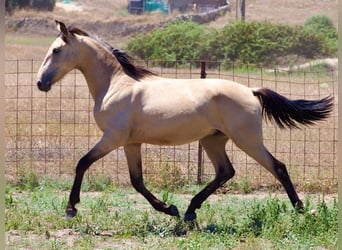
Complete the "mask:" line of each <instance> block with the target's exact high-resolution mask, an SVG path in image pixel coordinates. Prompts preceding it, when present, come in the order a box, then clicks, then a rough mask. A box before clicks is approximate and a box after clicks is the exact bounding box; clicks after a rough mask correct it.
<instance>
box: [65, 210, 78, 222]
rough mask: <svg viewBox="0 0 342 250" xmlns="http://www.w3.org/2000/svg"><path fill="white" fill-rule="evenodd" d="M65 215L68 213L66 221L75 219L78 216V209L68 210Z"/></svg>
mask: <svg viewBox="0 0 342 250" xmlns="http://www.w3.org/2000/svg"><path fill="white" fill-rule="evenodd" d="M65 213H66V216H65V219H67V220H70V219H71V218H74V217H75V216H76V214H77V209H76V208H67V210H66V211H65Z"/></svg>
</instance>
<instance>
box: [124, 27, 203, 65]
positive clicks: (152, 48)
mask: <svg viewBox="0 0 342 250" xmlns="http://www.w3.org/2000/svg"><path fill="white" fill-rule="evenodd" d="M207 33H208V30H206V29H205V28H204V27H203V26H200V25H197V24H195V23H193V22H175V23H171V24H169V25H168V26H167V27H166V28H165V29H159V30H156V31H154V32H152V33H149V34H146V35H138V36H137V37H135V39H134V40H132V41H131V42H130V43H129V44H128V46H127V49H128V50H129V51H131V52H132V53H133V54H134V55H135V56H137V57H140V58H143V59H146V60H153V59H163V60H166V61H175V60H180V61H181V60H193V59H199V58H200V57H201V53H202V52H203V51H204V50H205V48H204V47H205V43H204V41H205V40H206V39H207V36H208V35H207Z"/></svg>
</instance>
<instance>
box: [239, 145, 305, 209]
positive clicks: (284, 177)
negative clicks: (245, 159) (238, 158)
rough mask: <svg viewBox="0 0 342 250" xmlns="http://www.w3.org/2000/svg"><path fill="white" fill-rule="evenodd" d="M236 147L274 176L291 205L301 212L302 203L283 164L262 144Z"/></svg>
mask: <svg viewBox="0 0 342 250" xmlns="http://www.w3.org/2000/svg"><path fill="white" fill-rule="evenodd" d="M238 146H239V147H240V148H241V149H242V150H244V151H245V152H246V153H247V154H248V155H249V156H251V157H252V158H254V159H255V160H256V161H257V162H258V163H260V164H261V165H262V166H263V167H264V168H266V169H267V170H268V171H270V172H271V173H272V174H273V175H274V176H275V178H276V179H277V180H278V181H279V182H280V183H281V184H282V185H283V187H284V188H285V191H286V193H287V195H288V197H289V198H290V200H291V203H292V205H293V206H294V207H295V208H297V209H298V210H299V211H301V210H302V209H303V203H302V201H301V200H300V199H299V197H298V194H297V192H296V190H295V188H294V186H293V184H292V181H291V179H290V176H289V174H288V172H287V169H286V166H285V164H283V163H282V162H280V161H278V160H277V159H276V158H275V157H274V156H273V155H272V154H271V153H270V152H268V150H267V149H266V148H265V146H264V145H263V144H262V143H260V144H256V145H253V146H251V145H250V144H249V145H248V146H247V145H245V144H244V145H243V144H241V143H239V145H238Z"/></svg>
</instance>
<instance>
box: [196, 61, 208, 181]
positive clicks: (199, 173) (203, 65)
mask: <svg viewBox="0 0 342 250" xmlns="http://www.w3.org/2000/svg"><path fill="white" fill-rule="evenodd" d="M205 68H206V63H205V61H201V79H205V78H206V77H207V73H206V72H205ZM197 156H198V157H197V185H200V184H202V172H203V147H202V145H201V143H200V142H198V151H197Z"/></svg>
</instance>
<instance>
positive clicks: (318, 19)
mask: <svg viewBox="0 0 342 250" xmlns="http://www.w3.org/2000/svg"><path fill="white" fill-rule="evenodd" d="M304 27H305V28H306V29H307V30H310V31H313V32H315V33H316V34H319V35H321V36H322V39H324V40H325V42H326V43H327V44H328V47H329V50H330V51H328V53H330V54H335V53H336V52H337V48H338V44H337V41H338V33H337V30H336V28H335V27H334V25H333V23H332V21H331V19H330V18H329V17H327V16H325V15H316V16H313V17H310V18H309V19H307V20H306V21H305V23H304Z"/></svg>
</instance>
